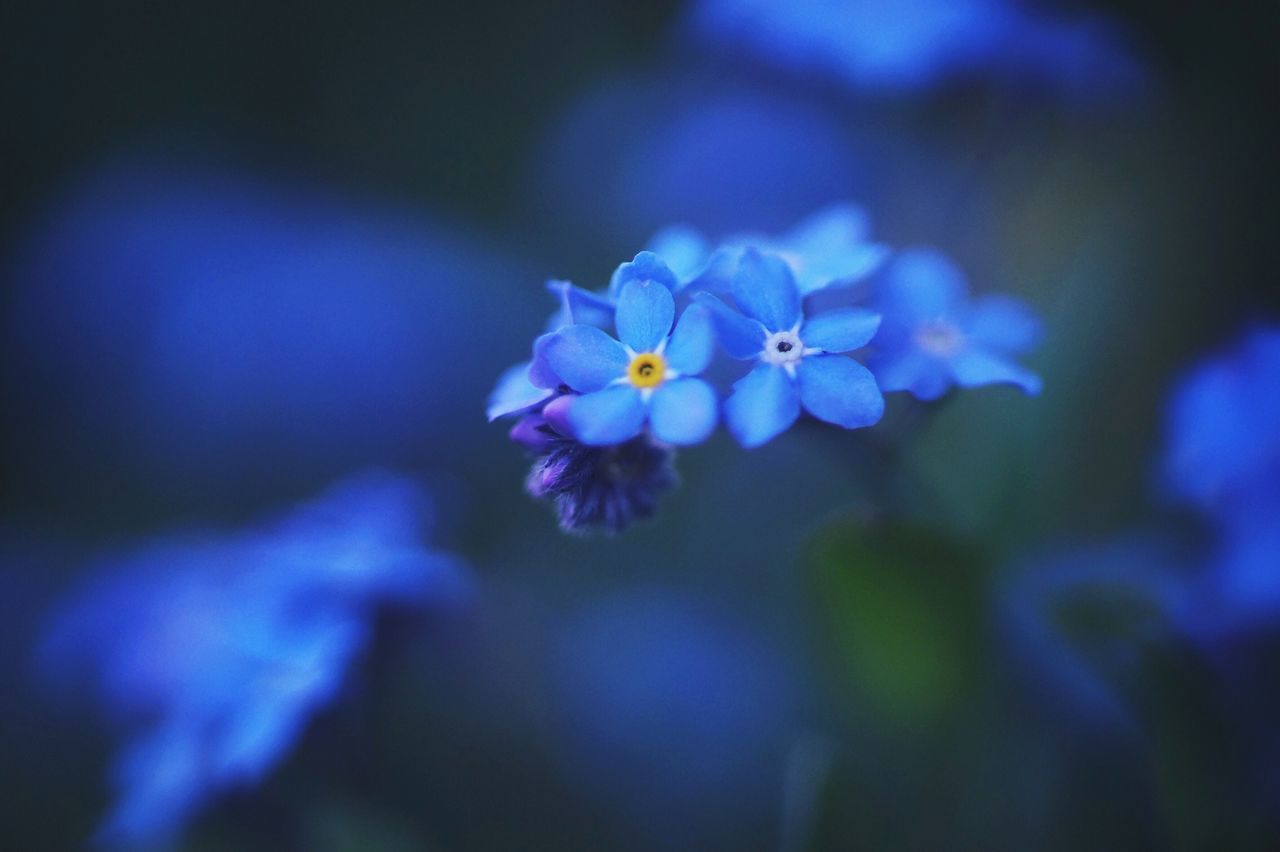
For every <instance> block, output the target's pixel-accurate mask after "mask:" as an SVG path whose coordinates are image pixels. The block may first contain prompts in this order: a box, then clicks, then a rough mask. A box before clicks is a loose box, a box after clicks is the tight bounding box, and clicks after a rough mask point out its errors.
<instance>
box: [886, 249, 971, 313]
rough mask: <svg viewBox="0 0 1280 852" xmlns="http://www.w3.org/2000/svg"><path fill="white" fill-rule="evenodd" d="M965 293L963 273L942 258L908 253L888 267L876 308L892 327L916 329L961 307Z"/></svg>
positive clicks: (926, 251) (924, 252)
mask: <svg viewBox="0 0 1280 852" xmlns="http://www.w3.org/2000/svg"><path fill="white" fill-rule="evenodd" d="M967 290H968V285H967V284H966V282H965V278H964V273H962V272H961V271H960V269H959V268H958V267H957V266H956V265H955V264H954V263H952V262H951V260H950V259H949V258H947V256H946V255H944V254H942V253H941V252H938V251H934V250H932V249H912V250H909V251H905V252H903V253H901V254H899V255H898V256H897V257H896V258H894V260H893V263H891V264H890V265H889V271H888V274H887V276H886V277H885V280H884V282H883V285H882V287H881V292H880V301H881V304H880V305H879V306H878V307H879V308H880V310H881V312H882V313H883V314H884V315H885V316H886V317H888V318H891V319H892V320H893V321H894V322H895V323H897V324H901V325H905V326H916V325H919V324H920V323H924V322H928V321H929V320H934V319H938V318H940V317H945V316H949V315H950V314H951V313H952V312H954V311H955V310H956V309H957V308H958V307H960V306H961V305H962V304H963V301H964V297H965V293H966V292H967Z"/></svg>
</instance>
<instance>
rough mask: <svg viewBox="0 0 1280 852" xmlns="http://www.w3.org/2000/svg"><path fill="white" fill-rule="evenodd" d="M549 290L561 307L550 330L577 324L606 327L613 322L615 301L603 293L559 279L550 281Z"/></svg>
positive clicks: (553, 317) (548, 283)
mask: <svg viewBox="0 0 1280 852" xmlns="http://www.w3.org/2000/svg"><path fill="white" fill-rule="evenodd" d="M547 290H549V291H550V292H551V294H552V295H553V296H555V297H556V299H557V300H559V302H560V309H559V310H558V311H556V313H555V315H553V316H552V318H551V323H550V324H551V328H550V329H549V330H550V331H555V330H557V329H560V328H562V327H564V326H566V325H575V324H576V325H594V326H596V327H598V328H604V327H606V326H607V325H609V324H610V323H611V322H613V308H614V305H613V302H612V301H611V300H610V299H609V297H608V296H606V295H604V294H603V293H592V292H591V291H590V290H584V289H582V288H581V287H577V286H575V285H573V284H571V283H569V282H568V281H559V280H551V281H548V282H547Z"/></svg>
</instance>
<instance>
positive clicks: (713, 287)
mask: <svg viewBox="0 0 1280 852" xmlns="http://www.w3.org/2000/svg"><path fill="white" fill-rule="evenodd" d="M741 258H742V248H741V247H740V246H721V247H720V248H718V249H716V250H715V251H714V252H712V253H711V257H710V258H708V259H707V262H706V265H705V266H704V268H703V270H702V271H701V272H700V273H698V276H697V277H696V278H694V279H693V280H692V281H690V282H689V283H688V284H687V285H686V286H687V288H688V289H689V290H693V291H695V292H696V291H705V292H708V293H728V292H729V290H730V288H731V286H732V284H733V276H734V275H735V274H736V273H737V271H738V261H739V260H740V259H741Z"/></svg>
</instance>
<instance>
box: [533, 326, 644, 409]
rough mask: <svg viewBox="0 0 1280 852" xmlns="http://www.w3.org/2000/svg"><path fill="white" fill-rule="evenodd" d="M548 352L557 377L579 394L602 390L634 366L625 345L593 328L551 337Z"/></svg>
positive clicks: (572, 329)
mask: <svg viewBox="0 0 1280 852" xmlns="http://www.w3.org/2000/svg"><path fill="white" fill-rule="evenodd" d="M545 352H546V359H547V363H548V364H549V365H550V367H551V369H552V370H554V371H555V374H556V375H557V376H559V377H560V378H561V379H562V380H564V382H565V384H567V385H568V386H569V387H571V388H573V389H574V390H576V391H578V392H579V393H590V392H591V391H597V390H600V389H601V388H602V387H604V386H605V385H607V384H609V382H612V381H613V380H614V379H617V378H621V377H622V376H625V375H626V373H627V365H628V364H629V363H631V359H630V358H628V357H627V351H626V350H625V349H623V348H622V344H620V343H619V342H618V341H616V340H614V339H613V338H612V337H610V336H609V335H607V334H605V333H604V332H603V331H601V330H600V329H598V328H595V327H594V326H590V325H571V326H568V327H566V328H562V329H560V330H559V331H557V332H556V333H555V334H552V335H549V338H548V340H547V341H546V350H545Z"/></svg>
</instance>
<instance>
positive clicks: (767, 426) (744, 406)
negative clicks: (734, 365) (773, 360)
mask: <svg viewBox="0 0 1280 852" xmlns="http://www.w3.org/2000/svg"><path fill="white" fill-rule="evenodd" d="M724 416H725V424H726V425H727V426H728V427H729V431H730V432H732V433H733V437H735V438H737V439H738V443H740V444H742V446H744V447H747V448H751V447H758V446H760V445H761V444H763V443H765V442H767V441H770V440H772V439H773V438H775V437H777V436H778V435H780V434H782V433H783V432H785V431H787V429H788V428H790V426H791V424H792V423H795V422H796V418H797V417H799V416H800V396H799V394H798V393H797V392H796V388H795V384H794V383H793V382H792V381H791V377H790V376H788V375H787V372H786V370H784V369H782V368H781V367H778V366H775V365H773V364H760V365H759V366H757V367H756V368H755V369H754V370H752V371H751V372H750V373H747V375H745V376H743V377H742V378H741V379H739V380H738V381H737V382H735V383H734V385H733V394H732V395H731V396H730V397H729V399H728V400H726V401H725V404H724Z"/></svg>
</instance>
